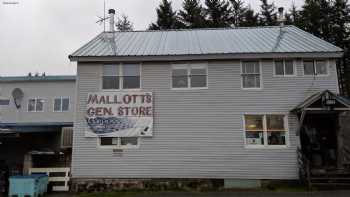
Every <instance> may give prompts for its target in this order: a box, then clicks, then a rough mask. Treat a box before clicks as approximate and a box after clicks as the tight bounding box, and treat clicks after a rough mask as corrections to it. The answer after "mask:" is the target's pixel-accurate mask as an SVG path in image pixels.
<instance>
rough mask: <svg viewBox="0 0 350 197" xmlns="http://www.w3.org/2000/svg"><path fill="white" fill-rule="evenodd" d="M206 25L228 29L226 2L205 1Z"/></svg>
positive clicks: (228, 7)
mask: <svg viewBox="0 0 350 197" xmlns="http://www.w3.org/2000/svg"><path fill="white" fill-rule="evenodd" d="M205 5H206V7H207V8H206V14H207V25H208V26H209V27H229V26H230V25H231V19H230V12H231V9H230V4H229V2H227V1H226V0H205Z"/></svg>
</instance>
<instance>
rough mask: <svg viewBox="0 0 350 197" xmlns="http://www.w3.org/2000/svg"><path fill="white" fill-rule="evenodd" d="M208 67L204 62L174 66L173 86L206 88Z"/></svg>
mask: <svg viewBox="0 0 350 197" xmlns="http://www.w3.org/2000/svg"><path fill="white" fill-rule="evenodd" d="M207 73H208V69H207V66H206V65H204V64H184V65H173V66H172V88H174V89H176V88H181V89H182V88H194V89H195V88H206V87H207V78H208V74H207Z"/></svg>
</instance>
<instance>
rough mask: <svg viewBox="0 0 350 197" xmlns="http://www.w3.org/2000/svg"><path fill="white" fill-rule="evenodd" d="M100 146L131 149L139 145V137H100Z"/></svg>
mask: <svg viewBox="0 0 350 197" xmlns="http://www.w3.org/2000/svg"><path fill="white" fill-rule="evenodd" d="M99 147H102V148H114V149H129V148H138V147H139V138H138V137H100V138H99Z"/></svg>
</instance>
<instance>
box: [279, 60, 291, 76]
mask: <svg viewBox="0 0 350 197" xmlns="http://www.w3.org/2000/svg"><path fill="white" fill-rule="evenodd" d="M274 70H275V76H295V68H294V62H293V60H276V61H275V68H274Z"/></svg>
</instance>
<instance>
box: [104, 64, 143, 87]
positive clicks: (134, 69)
mask: <svg viewBox="0 0 350 197" xmlns="http://www.w3.org/2000/svg"><path fill="white" fill-rule="evenodd" d="M140 86H141V85H140V65H139V64H123V65H121V64H120V65H104V66H103V76H102V89H105V90H109V89H112V90H116V89H139V88H140Z"/></svg>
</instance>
